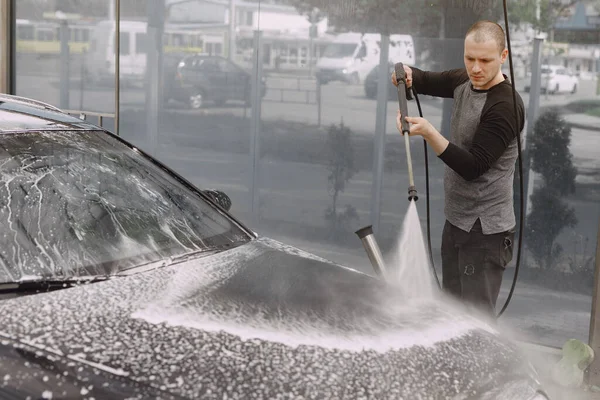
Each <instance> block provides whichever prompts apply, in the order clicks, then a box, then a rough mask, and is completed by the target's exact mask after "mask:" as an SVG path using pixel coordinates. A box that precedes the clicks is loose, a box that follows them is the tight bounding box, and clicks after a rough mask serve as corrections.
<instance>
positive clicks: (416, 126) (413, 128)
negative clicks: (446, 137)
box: [396, 110, 437, 138]
mask: <svg viewBox="0 0 600 400" xmlns="http://www.w3.org/2000/svg"><path fill="white" fill-rule="evenodd" d="M404 119H405V120H406V122H408V123H409V124H411V125H410V136H423V137H424V138H427V137H428V136H431V135H432V134H433V133H434V132H437V129H435V128H434V127H433V125H431V123H430V122H429V121H427V120H426V119H425V118H420V117H405V118H404ZM396 128H398V131H400V133H402V115H401V114H400V110H398V115H397V116H396Z"/></svg>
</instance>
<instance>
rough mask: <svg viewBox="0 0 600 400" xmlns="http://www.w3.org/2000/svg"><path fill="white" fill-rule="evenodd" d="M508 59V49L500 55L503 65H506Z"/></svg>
mask: <svg viewBox="0 0 600 400" xmlns="http://www.w3.org/2000/svg"><path fill="white" fill-rule="evenodd" d="M506 57H508V49H504V50H502V53H500V60H501V61H502V64H504V62H505V61H506Z"/></svg>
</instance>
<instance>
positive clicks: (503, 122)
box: [412, 68, 525, 234]
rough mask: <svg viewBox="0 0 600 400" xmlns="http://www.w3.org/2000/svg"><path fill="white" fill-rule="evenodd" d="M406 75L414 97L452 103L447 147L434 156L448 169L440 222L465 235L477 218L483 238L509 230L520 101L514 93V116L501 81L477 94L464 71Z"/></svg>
mask: <svg viewBox="0 0 600 400" xmlns="http://www.w3.org/2000/svg"><path fill="white" fill-rule="evenodd" d="M412 70H413V86H414V90H415V91H416V92H417V93H419V94H427V95H431V96H437V97H445V98H453V99H454V108H453V112H452V122H451V132H450V144H449V145H448V147H447V148H446V150H444V152H443V153H442V154H440V155H439V158H440V159H441V160H442V161H443V162H444V163H445V164H446V165H447V166H448V167H449V168H450V169H451V170H452V173H450V172H448V171H446V179H445V180H444V181H445V187H446V217H447V218H448V219H449V220H450V222H451V223H453V224H454V225H456V226H458V227H459V228H461V229H463V230H466V231H469V230H470V228H471V226H472V225H473V223H474V222H475V221H476V219H477V218H479V217H480V218H481V219H482V227H483V231H484V233H486V234H488V233H495V232H500V231H502V230H507V229H505V228H511V227H512V226H507V225H514V211H513V209H512V178H513V176H514V164H515V160H516V156H517V149H516V139H515V138H516V137H517V135H518V133H519V132H520V131H521V130H522V129H523V126H524V123H525V116H524V115H525V111H524V106H523V101H522V100H521V97H520V96H519V95H518V94H517V116H515V109H514V105H513V95H512V87H511V84H510V83H509V81H508V79H506V77H505V80H504V81H503V82H501V83H499V84H497V85H495V86H493V87H492V88H490V89H488V90H477V89H474V88H473V86H472V85H471V82H470V80H469V76H468V75H467V72H466V70H465V69H454V70H449V71H444V72H426V71H422V70H419V69H417V68H413V69H412ZM503 220H504V221H503Z"/></svg>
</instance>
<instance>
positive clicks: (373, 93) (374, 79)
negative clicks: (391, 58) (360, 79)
mask: <svg viewBox="0 0 600 400" xmlns="http://www.w3.org/2000/svg"><path fill="white" fill-rule="evenodd" d="M392 72H394V64H389V69H388V75H387V76H386V78H388V79H387V83H386V87H387V91H388V100H395V99H398V89H397V88H396V86H394V84H393V83H392V80H391V78H389V77H391V76H392ZM378 82H379V66H376V67H375V68H373V69H372V70H371V72H369V73H368V74H367V77H366V78H365V83H364V89H365V96H367V98H369V99H375V98H377V85H378Z"/></svg>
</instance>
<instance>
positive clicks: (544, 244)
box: [525, 110, 577, 269]
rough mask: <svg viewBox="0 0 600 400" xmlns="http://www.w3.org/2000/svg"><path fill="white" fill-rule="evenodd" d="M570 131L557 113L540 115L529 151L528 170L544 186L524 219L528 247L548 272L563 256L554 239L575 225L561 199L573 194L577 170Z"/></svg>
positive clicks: (574, 219) (538, 191)
mask: <svg viewBox="0 0 600 400" xmlns="http://www.w3.org/2000/svg"><path fill="white" fill-rule="evenodd" d="M570 144H571V128H570V126H569V125H568V124H567V123H566V122H565V121H564V120H563V119H562V118H561V117H560V116H559V115H558V112H557V110H550V111H547V112H546V113H544V114H542V115H541V116H540V117H539V118H538V120H537V121H536V123H535V126H534V129H533V138H532V143H531V145H530V146H531V148H530V156H531V161H532V162H531V169H532V170H533V171H535V172H538V173H539V174H540V175H542V178H543V186H541V187H539V188H536V189H535V190H534V192H533V194H532V198H531V202H532V211H531V213H530V214H529V216H528V217H527V226H526V228H525V235H526V237H527V241H526V243H527V247H528V248H529V250H530V251H531V254H532V256H533V257H534V259H535V260H536V262H537V264H538V265H539V266H540V267H541V268H544V269H549V268H551V267H552V265H553V264H554V263H555V261H556V260H557V259H558V257H559V256H560V254H561V253H562V247H561V246H560V245H559V244H556V243H555V241H556V238H557V237H558V235H559V234H560V232H561V231H562V230H563V229H564V228H566V227H574V226H575V225H577V218H576V217H575V210H574V209H573V208H572V207H569V206H568V205H567V204H566V203H565V201H564V200H563V198H564V197H565V196H566V195H569V194H572V193H574V192H575V177H576V176H577V169H576V168H575V167H574V166H573V157H572V155H571V152H570V150H569V146H570Z"/></svg>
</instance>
